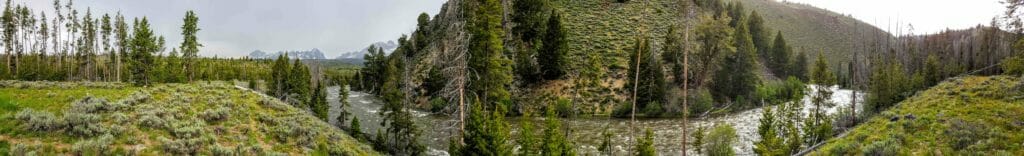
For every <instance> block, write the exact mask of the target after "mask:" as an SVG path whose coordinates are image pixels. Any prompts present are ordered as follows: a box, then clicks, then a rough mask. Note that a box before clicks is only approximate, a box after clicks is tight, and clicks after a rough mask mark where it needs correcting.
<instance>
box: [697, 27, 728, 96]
mask: <svg viewBox="0 0 1024 156" xmlns="http://www.w3.org/2000/svg"><path fill="white" fill-rule="evenodd" d="M719 16H720V18H717V19H715V18H713V17H712V16H710V15H704V16H701V21H704V22H702V23H701V24H700V25H698V26H697V31H696V33H697V41H698V42H699V44H700V46H699V47H700V48H701V50H700V51H698V52H697V53H696V56H695V57H696V60H695V62H694V63H696V64H697V65H696V67H695V70H697V71H696V72H695V75H696V76H695V78H694V79H695V80H696V82H697V84H699V85H703V84H704V82H705V81H706V79H707V78H708V77H710V76H711V75H712V71H715V70H716V69H717V67H718V61H719V60H720V58H721V56H722V55H724V54H731V53H734V52H735V51H736V47H735V46H734V45H733V43H734V39H733V35H734V30H733V28H731V27H729V26H728V22H729V20H730V19H729V17H728V16H727V15H725V14H724V13H723V14H722V15H719Z"/></svg>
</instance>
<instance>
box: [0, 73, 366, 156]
mask: <svg viewBox="0 0 1024 156" xmlns="http://www.w3.org/2000/svg"><path fill="white" fill-rule="evenodd" d="M0 153H3V154H7V153H10V154H29V153H35V154H40V155H65V154H70V155H135V154H141V155H186V154H187V155H192V154H196V155H235V154H237V155H268V154H269V155H276V154H287V155H328V154H329V155H342V154H344V155H377V154H376V153H375V152H374V151H373V150H371V149H370V147H369V146H367V145H363V144H361V143H359V142H357V141H356V140H355V139H353V138H352V137H350V136H348V135H346V134H343V133H342V132H341V131H340V130H339V129H337V128H334V127H332V126H330V125H328V124H327V123H326V122H322V121H320V120H319V119H317V118H316V117H313V116H311V115H309V113H307V112H306V111H303V110H300V109H297V108H294V107H292V106H290V105H287V104H285V103H283V102H280V101H279V100H276V99H274V98H271V97H266V96H263V95H262V94H257V93H255V92H253V91H250V90H248V89H244V88H240V87H235V86H234V85H230V84H228V83H224V82H199V83H196V84H160V85H155V86H151V87H146V88H136V87H128V86H126V85H124V84H118V83H70V82H19V81H2V82H0ZM3 154H0V155H3Z"/></svg>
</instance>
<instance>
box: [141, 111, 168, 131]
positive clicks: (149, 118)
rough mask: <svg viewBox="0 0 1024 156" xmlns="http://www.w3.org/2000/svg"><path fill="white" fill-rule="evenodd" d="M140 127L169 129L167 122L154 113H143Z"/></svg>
mask: <svg viewBox="0 0 1024 156" xmlns="http://www.w3.org/2000/svg"><path fill="white" fill-rule="evenodd" d="M139 116H140V117H139V126H142V127H149V128H164V127H167V121H166V120H164V119H163V118H160V117H159V116H157V115H156V114H153V113H143V114H140V115H139Z"/></svg>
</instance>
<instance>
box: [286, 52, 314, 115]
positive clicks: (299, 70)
mask: <svg viewBox="0 0 1024 156" xmlns="http://www.w3.org/2000/svg"><path fill="white" fill-rule="evenodd" d="M311 77H312V76H310V73H309V68H308V67H306V65H305V64H302V60H299V59H295V61H294V64H292V66H291V71H290V72H289V73H288V77H287V78H288V80H287V82H286V83H287V84H288V86H287V87H286V88H287V92H286V93H287V95H288V99H290V100H289V101H291V102H292V104H293V105H294V106H296V107H300V108H302V107H304V108H312V107H311V105H309V104H310V100H311V99H312V98H310V94H311V93H312V92H311V91H310V90H311V89H312V87H311V86H310V85H311V84H310V81H311V80H312V78H311Z"/></svg>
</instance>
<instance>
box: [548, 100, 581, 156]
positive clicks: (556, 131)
mask: <svg viewBox="0 0 1024 156" xmlns="http://www.w3.org/2000/svg"><path fill="white" fill-rule="evenodd" d="M553 107H555V106H554V105H548V107H547V109H546V111H545V112H546V113H544V114H545V115H544V116H545V117H544V118H545V126H544V138H543V145H541V155H552V156H556V155H563V156H568V155H576V152H575V150H573V147H572V144H571V143H570V141H569V140H568V138H566V136H565V135H566V133H564V132H562V130H561V129H562V124H561V121H559V120H558V115H557V114H556V113H555V108H553Z"/></svg>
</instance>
